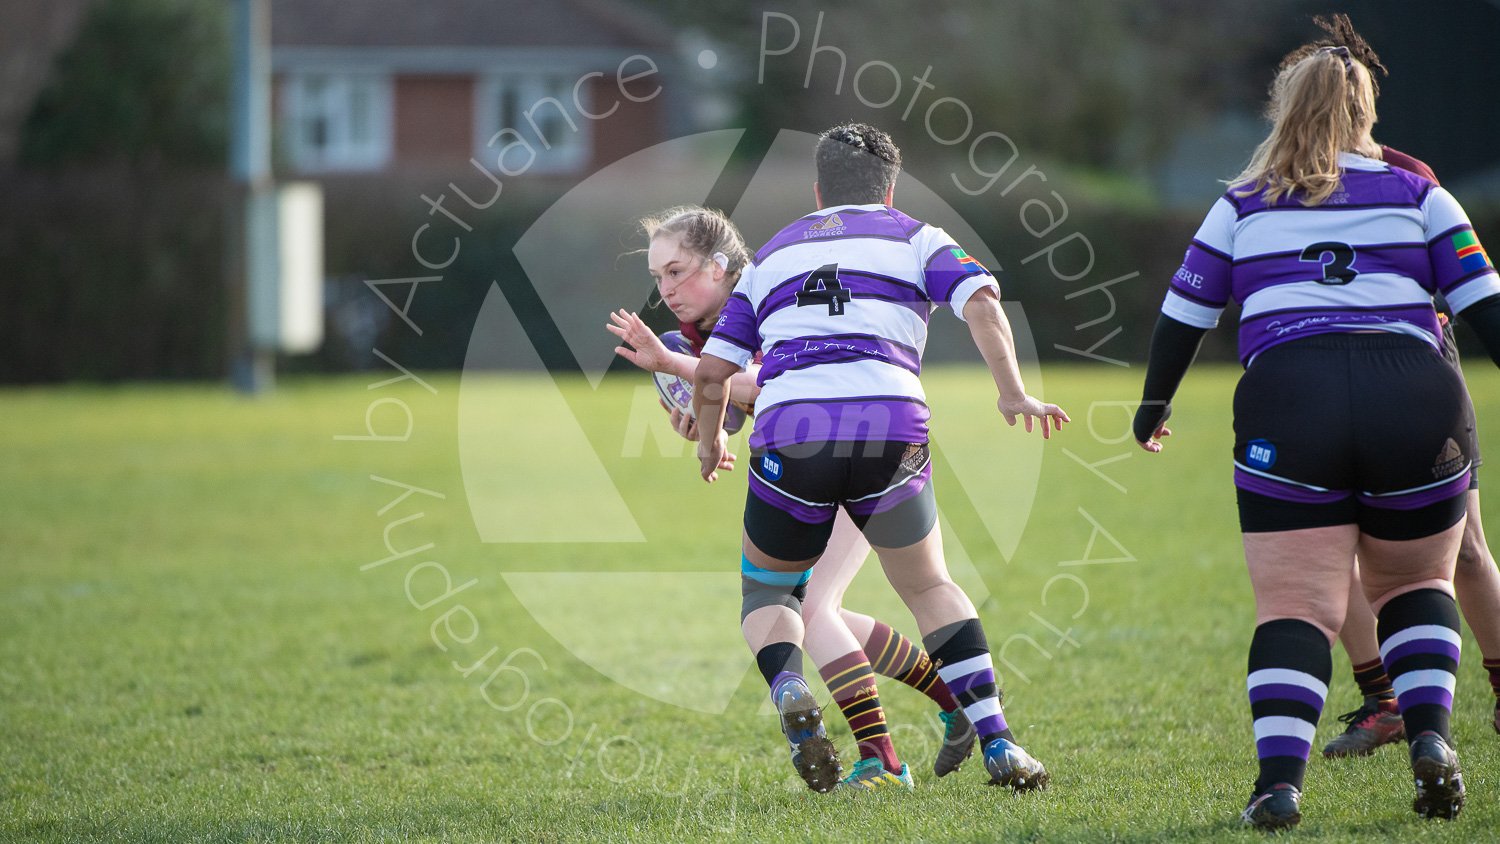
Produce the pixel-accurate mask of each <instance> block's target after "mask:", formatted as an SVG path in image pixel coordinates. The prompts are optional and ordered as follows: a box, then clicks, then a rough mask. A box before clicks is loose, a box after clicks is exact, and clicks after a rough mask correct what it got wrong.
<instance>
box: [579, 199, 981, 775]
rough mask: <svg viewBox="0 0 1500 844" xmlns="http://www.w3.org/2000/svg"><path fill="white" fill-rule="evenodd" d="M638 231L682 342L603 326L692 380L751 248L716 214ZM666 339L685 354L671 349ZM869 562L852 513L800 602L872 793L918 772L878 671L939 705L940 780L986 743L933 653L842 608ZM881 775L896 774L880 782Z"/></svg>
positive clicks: (618, 320)
mask: <svg viewBox="0 0 1500 844" xmlns="http://www.w3.org/2000/svg"><path fill="white" fill-rule="evenodd" d="M640 226H641V229H642V232H643V233H644V234H645V235H646V238H647V241H648V243H649V246H648V248H647V249H646V253H647V266H648V269H649V270H650V272H651V275H652V277H653V279H654V280H655V282H656V295H657V297H658V301H659V302H660V304H662V305H665V306H666V307H667V308H668V309H669V310H671V312H672V315H673V316H675V317H676V318H677V319H678V329H679V330H678V331H677V332H671V333H670V334H675V335H676V336H675V337H674V336H669V335H664V336H663V337H657V336H656V334H655V332H653V331H652V330H651V329H650V327H648V326H647V325H646V323H645V322H644V321H643V320H642V319H641V318H640V316H639V315H638V314H634V313H630V312H627V311H624V310H621V311H616V312H615V313H613V314H611V315H610V324H609V325H607V326H605V327H606V328H607V329H608V330H609V331H610V332H611V333H612V334H614V335H615V336H616V337H618V338H619V339H620V340H622V341H624V342H625V344H626V345H622V346H620V347H618V348H616V350H615V351H616V353H617V354H619V355H620V356H621V357H623V358H625V359H626V360H629V361H630V362H631V363H633V364H635V365H636V366H638V367H640V368H641V369H644V370H646V371H648V372H664V373H668V374H672V375H677V376H678V377H686V378H692V377H693V370H694V369H695V368H696V367H697V363H698V355H699V354H701V353H702V351H703V344H704V343H705V342H707V339H708V336H709V332H710V329H712V327H713V324H714V323H715V322H716V321H717V320H718V318H719V313H720V312H721V311H722V310H723V309H724V304H725V302H727V301H728V299H729V293H730V291H731V290H732V289H733V287H734V285H735V283H736V282H737V281H738V280H739V278H740V275H741V273H742V272H743V271H744V269H745V267H746V266H747V265H748V264H749V261H750V254H749V250H747V249H746V248H745V242H744V239H743V238H742V237H741V235H740V232H739V229H738V228H736V227H735V225H734V223H733V222H732V221H731V220H730V219H729V218H728V217H726V216H724V214H723V213H722V212H719V211H716V210H712V209H708V208H701V207H697V206H681V207H677V208H669V209H667V210H665V211H662V212H661V213H659V214H655V215H652V216H648V217H645V218H643V219H642V220H641V221H640ZM664 340H666V341H668V342H671V343H672V345H673V347H674V348H684V349H686V353H684V352H680V351H674V350H673V349H671V348H668V346H667V344H666V343H664V342H663V341H664ZM759 372H760V363H759V361H758V360H757V361H755V362H754V363H752V364H751V365H750V366H749V367H748V368H747V371H746V372H743V373H740V374H739V375H736V376H735V377H734V378H733V379H732V380H731V383H730V397H731V400H732V401H733V402H734V406H735V407H736V408H737V409H739V410H741V411H742V412H743V411H744V410H747V409H750V408H752V407H753V405H754V403H755V399H756V397H757V396H758V395H759V393H760V387H759V386H758V385H757V384H756V383H755V381H756V377H757V375H758V374H759ZM670 413H671V415H670V418H671V422H672V427H673V429H674V430H676V431H677V432H678V433H679V434H681V435H682V436H683V437H685V438H687V439H689V440H694V441H696V440H697V426H696V424H695V423H694V420H693V417H692V416H690V415H686V414H683V413H682V412H681V411H679V410H677V409H676V408H672V409H671V412H670ZM869 555H870V545H869V543H867V542H865V540H864V537H863V536H862V535H861V534H860V532H859V530H858V529H857V528H855V527H854V523H853V522H851V521H849V518H848V516H847V515H840V516H839V518H838V520H837V523H836V524H835V526H834V530H833V537H832V538H831V539H830V541H829V549H828V553H827V554H825V555H824V559H823V564H822V565H821V566H819V567H818V569H817V571H816V573H815V575H814V577H813V578H812V579H811V580H810V581H809V582H808V583H807V586H806V592H805V594H804V595H803V596H802V605H803V616H804V618H805V620H806V624H807V637H806V644H807V653H808V656H809V657H810V658H811V659H812V661H813V663H814V664H815V665H816V666H817V668H818V672H819V673H820V674H821V675H822V676H823V680H824V682H825V683H826V684H827V685H828V688H829V691H830V692H831V693H832V694H833V698H834V702H835V703H836V704H837V705H838V706H839V709H840V710H841V711H842V712H843V714H844V716H845V718H846V719H847V720H848V721H849V727H850V730H851V731H852V732H853V733H854V739H855V741H856V743H857V744H858V748H859V755H860V761H859V762H858V763H856V764H855V765H854V771H852V772H851V773H850V774H849V776H848V778H846V779H845V780H844V783H845V784H846V785H848V786H849V787H852V788H862V789H867V790H868V789H875V788H881V787H905V788H911V787H912V780H911V776H910V772H909V771H907V770H906V766H905V765H904V764H903V763H902V762H901V761H900V759H899V758H898V757H897V755H896V748H895V744H894V742H893V740H892V738H891V734H890V729H889V728H888V727H887V725H886V717H885V710H884V708H883V707H882V706H881V704H880V695H879V692H878V690H877V687H876V682H875V675H876V674H880V675H883V676H886V677H890V678H892V679H894V680H897V681H899V682H901V683H904V684H906V685H908V686H910V687H912V688H913V689H915V690H917V691H918V692H921V693H922V694H924V695H926V696H927V697H928V698H930V699H931V700H932V701H933V702H934V703H936V704H937V705H938V707H939V708H938V718H939V720H941V721H942V722H943V724H944V726H945V728H946V729H945V731H944V736H943V741H942V744H941V745H940V746H939V748H938V753H937V757H936V759H935V760H934V761H933V773H934V774H936V775H937V776H939V777H943V776H947V775H948V774H950V773H952V772H953V771H955V770H957V769H958V768H959V766H960V765H962V764H963V762H964V761H965V760H967V759H968V758H969V756H970V755H972V754H973V752H974V743H975V741H976V740H977V738H978V736H976V735H975V733H974V728H973V726H972V725H970V724H969V721H968V719H967V718H965V717H964V714H963V710H962V709H960V708H959V706H958V702H957V701H956V700H955V699H954V697H953V694H952V692H950V691H949V690H948V685H947V684H946V683H944V682H943V680H942V678H941V677H939V676H938V673H937V669H936V667H935V666H933V664H932V660H931V659H930V658H929V656H928V654H927V652H926V651H924V650H922V649H921V648H920V647H918V646H917V645H915V644H914V643H913V642H912V641H911V640H910V639H907V638H906V637H905V636H903V635H902V634H901V633H899V632H897V631H896V630H895V629H894V628H892V627H891V626H890V625H887V624H885V623H884V622H882V621H880V620H879V619H876V618H872V617H871V616H868V615H865V614H863V613H858V612H854V611H852V610H848V609H845V608H844V606H843V598H844V592H845V591H846V590H847V589H848V587H849V584H850V583H851V582H852V581H853V580H854V576H855V575H856V574H857V573H858V572H859V570H860V568H861V567H862V566H863V565H864V561H865V559H866V558H867V557H868V556H869ZM772 676H774V675H772ZM768 679H769V678H768ZM872 767H873V768H874V769H875V770H874V771H873V772H872V771H871V768H872ZM882 768H883V769H885V770H889V771H892V772H894V775H893V776H883V775H881V774H882V773H883V772H882V771H881V769H882ZM826 773H827V774H828V777H827V780H826V781H824V780H821V779H820V784H821V785H826V786H829V787H831V786H832V785H833V780H834V779H835V777H834V776H833V774H835V773H836V770H835V769H833V768H832V767H830V768H829V770H828V771H827V772H826Z"/></svg>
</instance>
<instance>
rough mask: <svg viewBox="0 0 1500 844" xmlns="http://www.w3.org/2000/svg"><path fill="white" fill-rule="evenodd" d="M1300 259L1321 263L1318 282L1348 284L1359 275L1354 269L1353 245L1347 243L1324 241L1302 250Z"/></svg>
mask: <svg viewBox="0 0 1500 844" xmlns="http://www.w3.org/2000/svg"><path fill="white" fill-rule="evenodd" d="M1301 257H1302V260H1304V261H1311V262H1314V263H1318V264H1322V265H1323V277H1322V278H1320V279H1317V282H1318V283H1319V284H1348V283H1349V282H1351V281H1353V280H1354V277H1355V276H1357V275H1359V271H1358V270H1356V269H1354V247H1353V246H1350V245H1349V244H1347V243H1337V242H1335V241H1331V240H1330V241H1324V242H1322V243H1314V244H1313V245H1311V246H1309V247H1307V248H1306V249H1304V250H1302V256H1301Z"/></svg>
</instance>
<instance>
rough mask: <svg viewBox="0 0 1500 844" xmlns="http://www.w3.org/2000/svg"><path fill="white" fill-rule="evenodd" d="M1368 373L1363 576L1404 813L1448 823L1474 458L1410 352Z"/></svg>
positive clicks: (1455, 385)
mask: <svg viewBox="0 0 1500 844" xmlns="http://www.w3.org/2000/svg"><path fill="white" fill-rule="evenodd" d="M1385 342H1386V343H1390V344H1393V343H1397V342H1400V343H1406V342H1409V341H1406V340H1405V338H1398V339H1395V340H1386V341H1385ZM1371 362H1372V363H1374V364H1375V365H1374V366H1370V367H1367V368H1365V369H1363V370H1361V371H1360V372H1361V374H1360V375H1358V376H1356V382H1357V389H1356V390H1354V391H1353V396H1354V397H1355V401H1354V402H1353V403H1352V405H1353V408H1354V412H1355V413H1356V414H1358V417H1359V418H1360V425H1359V426H1358V438H1357V443H1356V444H1357V448H1358V450H1359V460H1358V465H1359V466H1360V473H1359V477H1358V478H1357V483H1358V486H1357V487H1356V489H1359V490H1360V492H1359V494H1358V495H1357V501H1358V505H1359V527H1360V532H1361V536H1360V543H1359V560H1360V570H1361V571H1360V573H1361V575H1362V577H1363V579H1364V587H1365V596H1366V597H1368V598H1369V599H1370V606H1371V608H1372V609H1374V610H1375V617H1376V619H1377V623H1376V629H1377V635H1378V638H1379V639H1380V657H1381V660H1382V661H1383V662H1384V663H1385V670H1386V673H1387V674H1389V675H1390V678H1391V683H1392V685H1393V687H1394V688H1395V690H1396V705H1397V707H1398V708H1399V709H1400V710H1401V717H1402V719H1403V720H1404V721H1405V722H1406V740H1407V747H1408V751H1409V755H1410V760H1411V769H1412V775H1413V778H1414V780H1415V784H1416V799H1415V800H1414V801H1413V803H1412V808H1413V809H1414V810H1416V812H1417V813H1418V814H1421V815H1423V816H1426V817H1444V818H1451V817H1454V816H1456V815H1457V814H1458V812H1459V810H1460V809H1461V808H1462V806H1463V802H1464V786H1463V776H1462V773H1461V771H1460V768H1459V763H1458V756H1457V754H1455V753H1454V751H1453V749H1452V737H1451V735H1450V732H1449V729H1450V720H1451V714H1452V708H1453V688H1454V685H1455V678H1456V674H1457V670H1458V663H1459V649H1460V645H1461V643H1462V639H1461V638H1460V635H1459V615H1458V605H1457V603H1456V602H1455V601H1454V597H1453V569H1454V565H1455V559H1456V557H1457V555H1458V548H1459V545H1460V543H1461V541H1462V537H1463V532H1464V527H1465V521H1466V513H1467V510H1468V503H1469V501H1468V490H1469V482H1470V473H1469V469H1470V456H1468V455H1466V454H1465V450H1464V447H1463V446H1460V445H1459V443H1462V442H1465V441H1466V440H1467V438H1468V432H1467V428H1466V425H1465V420H1464V410H1463V408H1464V405H1465V403H1466V402H1467V393H1466V392H1465V390H1464V386H1463V382H1462V380H1460V379H1459V377H1458V376H1457V374H1455V373H1454V371H1453V370H1452V369H1451V368H1450V367H1449V366H1448V365H1447V364H1445V363H1443V362H1442V361H1441V360H1440V359H1439V358H1437V357H1436V356H1434V355H1432V354H1431V353H1430V352H1429V350H1428V349H1427V348H1425V347H1422V346H1420V345H1418V344H1412V345H1411V348H1409V349H1408V350H1404V351H1395V350H1394V349H1393V350H1391V351H1388V352H1387V353H1386V354H1384V355H1380V356H1375V355H1372V356H1371ZM1400 408H1421V409H1422V412H1420V413H1410V412H1405V411H1403V410H1400Z"/></svg>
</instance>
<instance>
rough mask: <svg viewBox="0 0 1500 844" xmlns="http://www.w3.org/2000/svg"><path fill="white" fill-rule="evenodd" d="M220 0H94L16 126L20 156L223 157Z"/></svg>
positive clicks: (43, 163)
mask: <svg viewBox="0 0 1500 844" xmlns="http://www.w3.org/2000/svg"><path fill="white" fill-rule="evenodd" d="M227 12H228V4H227V3H225V2H223V0H96V2H95V3H94V4H93V5H92V6H91V7H90V9H89V11H88V17H87V18H86V19H85V22H84V24H83V27H82V29H81V30H80V31H79V33H78V38H77V40H76V41H75V42H74V43H73V45H72V46H71V47H70V48H68V49H67V50H66V51H64V52H63V54H62V55H61V56H60V57H59V59H58V63H57V67H56V71H55V73H54V75H53V78H52V81H51V83H50V84H49V85H48V86H47V87H46V88H45V89H44V90H43V91H42V94H41V95H40V96H39V97H38V98H37V101H36V104H35V105H34V106H33V107H32V110H31V114H30V117H29V118H28V119H27V121H26V124H25V127H24V128H23V130H22V138H21V151H20V163H21V164H22V165H23V166H27V167H40V168H45V169H49V170H55V169H57V168H60V167H63V166H68V165H78V164H85V165H106V164H117V163H127V164H129V165H131V166H132V167H135V168H144V169H148V170H155V169H162V168H174V169H175V168H182V169H196V168H213V169H221V168H223V166H224V161H225V155H226V137H227V136H226V125H227V114H228V96H229V85H228V83H229V36H228V29H227V27H228V21H227Z"/></svg>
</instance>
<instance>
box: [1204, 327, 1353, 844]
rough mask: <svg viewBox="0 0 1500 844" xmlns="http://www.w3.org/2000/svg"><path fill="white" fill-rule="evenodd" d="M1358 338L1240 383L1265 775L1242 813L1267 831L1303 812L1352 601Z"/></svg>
mask: <svg viewBox="0 0 1500 844" xmlns="http://www.w3.org/2000/svg"><path fill="white" fill-rule="evenodd" d="M1350 336H1352V335H1350ZM1348 342H1349V341H1347V340H1345V339H1343V337H1331V338H1316V337H1315V338H1310V339H1305V340H1301V341H1299V342H1295V343H1290V344H1286V345H1283V346H1278V347H1274V348H1272V349H1269V350H1267V351H1265V352H1262V353H1261V354H1260V355H1259V356H1258V357H1257V358H1256V360H1255V361H1254V362H1253V363H1252V364H1251V365H1250V367H1249V368H1248V369H1247V370H1246V371H1245V374H1244V375H1243V376H1242V377H1241V378H1240V382H1239V384H1238V385H1237V386H1236V388H1235V394H1234V432H1235V445H1234V462H1235V468H1234V483H1235V500H1236V506H1237V509H1238V512H1239V522H1240V532H1241V533H1242V534H1243V541H1244V547H1245V562H1246V566H1247V568H1248V570H1249V573H1250V585H1251V587H1252V589H1253V591H1254V593H1255V621H1256V627H1255V632H1254V633H1253V634H1252V636H1251V640H1250V650H1249V659H1248V664H1247V666H1246V670H1247V680H1246V688H1247V691H1248V696H1249V702H1250V714H1251V718H1252V720H1253V724H1254V733H1255V755H1256V759H1257V766H1258V771H1257V776H1256V780H1255V786H1254V790H1253V791H1252V792H1251V796H1250V801H1249V803H1248V804H1247V805H1246V806H1245V809H1244V811H1243V812H1242V813H1241V817H1242V819H1243V820H1244V821H1245V822H1246V823H1248V824H1251V825H1253V826H1257V827H1260V828H1263V829H1274V828H1280V827H1289V826H1294V825H1296V824H1297V823H1299V822H1300V821H1301V819H1302V812H1301V799H1302V786H1303V779H1304V776H1305V774H1306V772H1307V757H1308V755H1309V753H1310V751H1311V749H1312V740H1313V737H1314V735H1315V734H1316V729H1317V724H1318V719H1319V718H1320V717H1321V715H1322V711H1323V703H1324V701H1325V700H1326V699H1327V696H1328V681H1329V680H1330V679H1331V677H1332V673H1333V658H1332V643H1333V640H1334V639H1335V638H1336V637H1337V635H1338V631H1339V629H1340V628H1341V627H1342V626H1343V624H1344V614H1345V610H1346V605H1347V604H1348V598H1349V576H1350V569H1351V567H1352V562H1353V560H1354V552H1355V547H1356V545H1357V542H1358V539H1359V528H1358V525H1357V521H1358V507H1357V505H1356V504H1355V502H1354V496H1353V493H1352V492H1351V491H1350V488H1351V486H1352V484H1353V474H1352V473H1353V469H1354V457H1355V450H1354V448H1353V441H1352V440H1353V434H1352V431H1353V428H1354V423H1353V418H1352V415H1351V414H1350V413H1349V393H1350V390H1351V386H1350V380H1349V375H1348V372H1349V369H1350V366H1349V364H1348V363H1347V362H1346V361H1347V357H1348V356H1349V354H1350V352H1349V351H1347V350H1346V349H1345V348H1344V346H1345V344H1347V343H1348ZM1312 420H1316V422H1315V423H1314V422H1313V421H1312Z"/></svg>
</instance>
